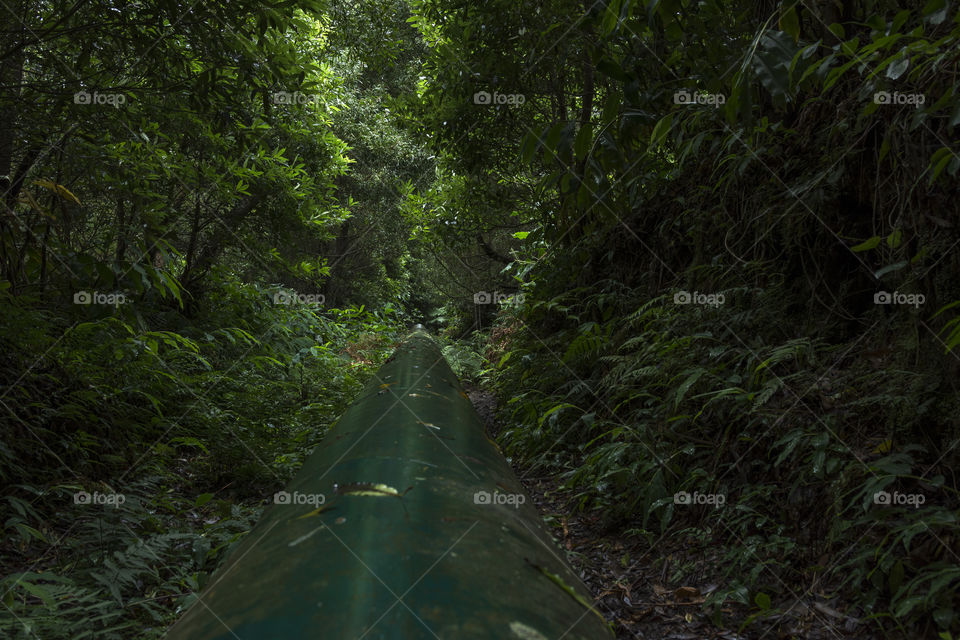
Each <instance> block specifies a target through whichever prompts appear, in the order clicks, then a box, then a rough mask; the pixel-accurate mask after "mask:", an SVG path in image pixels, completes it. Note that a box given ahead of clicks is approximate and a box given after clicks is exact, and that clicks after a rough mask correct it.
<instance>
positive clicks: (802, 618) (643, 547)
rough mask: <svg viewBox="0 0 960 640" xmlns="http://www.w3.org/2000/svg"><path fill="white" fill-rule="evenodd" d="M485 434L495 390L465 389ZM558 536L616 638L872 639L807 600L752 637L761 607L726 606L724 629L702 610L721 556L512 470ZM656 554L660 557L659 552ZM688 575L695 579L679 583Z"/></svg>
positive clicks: (490, 427) (493, 424)
mask: <svg viewBox="0 0 960 640" xmlns="http://www.w3.org/2000/svg"><path fill="white" fill-rule="evenodd" d="M464 387H465V389H466V392H467V395H468V396H469V397H470V400H471V401H472V402H473V405H474V407H475V408H476V410H477V413H478V414H479V415H480V419H481V420H482V421H483V424H484V427H485V428H486V430H487V433H488V434H489V435H490V436H491V437H496V435H497V434H498V433H499V431H500V425H499V424H498V422H497V417H496V413H497V400H496V397H495V396H494V394H493V393H492V392H491V391H487V390H484V389H481V388H479V387H475V386H473V385H469V384H465V385H464ZM514 471H515V472H516V473H517V476H518V477H519V478H520V481H521V483H522V484H523V486H524V488H525V489H526V490H527V492H528V493H529V494H530V495H531V497H532V499H533V501H534V503H535V504H536V506H537V508H538V509H539V511H540V514H541V515H542V516H543V518H544V520H545V521H546V522H547V523H548V524H550V525H551V527H552V528H553V532H552V533H553V537H554V539H555V540H556V541H557V543H558V544H559V545H560V546H561V547H563V548H565V549H566V550H567V552H568V553H567V557H568V559H569V560H570V562H571V564H572V565H573V568H574V570H576V571H577V572H578V573H579V574H580V577H581V579H582V580H583V581H584V583H585V584H586V585H587V587H588V588H589V589H590V592H591V594H592V595H593V597H594V599H595V600H596V601H597V603H598V607H599V609H600V610H601V611H602V612H603V614H604V617H606V619H607V620H608V621H612V622H613V623H614V628H615V630H616V634H617V638H618V640H621V639H622V640H648V639H649V640H654V639H656V640H766V639H769V640H788V639H789V640H794V639H796V640H828V639H832V640H837V639H843V640H851V639H866V638H872V637H873V636H871V635H870V634H869V630H868V629H866V628H865V625H859V627H852V626H851V625H850V621H849V620H845V619H844V618H845V616H842V615H841V614H839V613H838V612H837V611H836V610H835V609H834V608H833V607H830V606H828V605H826V604H822V603H816V602H814V600H813V599H806V598H804V599H801V600H800V601H799V602H797V603H796V604H795V605H794V606H793V607H792V608H790V610H789V611H787V612H785V613H782V614H781V613H773V612H771V615H769V616H768V617H767V618H766V619H763V620H757V621H756V622H754V623H753V624H752V625H750V629H749V630H748V631H744V632H742V633H741V632H739V631H738V630H737V627H739V626H740V625H741V624H742V623H743V622H744V621H746V620H747V619H749V618H750V616H751V614H755V613H757V608H756V607H753V608H751V607H748V606H746V605H739V604H733V605H724V607H723V609H722V611H721V612H722V614H723V620H724V621H725V623H726V626H728V627H730V628H722V627H718V626H716V625H714V624H713V622H712V621H711V620H710V619H709V617H708V615H707V614H706V613H705V612H704V610H703V607H702V604H703V602H704V599H705V598H706V597H707V596H708V595H709V594H710V593H712V592H713V591H714V590H716V589H717V588H718V585H719V584H722V583H723V577H722V576H721V575H718V573H719V567H720V565H721V563H720V561H719V558H718V551H717V550H716V549H715V548H712V547H710V546H709V544H708V543H702V542H701V543H699V544H692V543H691V542H690V541H685V540H681V539H677V538H671V539H660V540H652V541H651V542H649V543H648V542H647V541H646V540H643V539H642V538H640V537H639V536H632V535H631V536H628V535H625V530H624V529H623V528H616V529H610V530H604V529H603V527H602V524H601V522H600V519H599V518H598V517H597V516H596V515H592V514H590V513H582V512H580V511H578V510H577V509H576V505H575V504H574V503H573V502H572V494H571V492H570V491H567V490H564V489H562V488H560V487H559V483H558V482H557V481H556V480H555V479H554V478H551V477H531V476H530V475H529V474H527V473H525V470H524V469H521V468H517V467H514ZM654 550H656V553H654V552H653V551H654ZM681 568H682V573H683V575H686V576H693V577H694V578H687V579H686V580H678V579H676V576H677V575H679V570H680V569H681Z"/></svg>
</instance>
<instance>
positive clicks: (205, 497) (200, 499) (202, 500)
mask: <svg viewBox="0 0 960 640" xmlns="http://www.w3.org/2000/svg"><path fill="white" fill-rule="evenodd" d="M212 499H213V494H212V493H201V494H200V495H199V496H197V499H196V501H194V503H193V506H195V507H202V506H203V505H205V504H207V503H208V502H210V501H211V500H212Z"/></svg>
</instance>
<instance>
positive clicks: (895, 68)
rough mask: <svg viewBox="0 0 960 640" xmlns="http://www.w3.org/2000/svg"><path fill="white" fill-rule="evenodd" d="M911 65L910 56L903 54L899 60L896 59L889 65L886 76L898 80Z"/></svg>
mask: <svg viewBox="0 0 960 640" xmlns="http://www.w3.org/2000/svg"><path fill="white" fill-rule="evenodd" d="M909 66H910V58H908V57H907V56H903V57H902V58H899V59H898V60H895V61H893V62H891V63H890V66H889V67H887V73H886V76H887V77H888V78H890V79H891V80H896V79H897V78H899V77H900V76H902V75H903V73H904V72H905V71H906V70H907V67H909Z"/></svg>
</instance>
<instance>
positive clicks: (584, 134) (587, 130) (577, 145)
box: [573, 122, 593, 160]
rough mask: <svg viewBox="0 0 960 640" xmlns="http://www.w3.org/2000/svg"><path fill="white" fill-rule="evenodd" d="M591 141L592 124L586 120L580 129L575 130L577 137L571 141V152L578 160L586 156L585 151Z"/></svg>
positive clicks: (588, 149) (587, 149)
mask: <svg viewBox="0 0 960 640" xmlns="http://www.w3.org/2000/svg"><path fill="white" fill-rule="evenodd" d="M592 142H593V125H592V124H591V123H589V122H587V123H585V124H584V125H583V126H581V127H580V131H578V132H577V139H576V141H575V142H574V143H573V152H574V154H575V155H576V157H577V159H578V160H582V159H583V158H584V157H586V155H587V152H589V151H590V143H592Z"/></svg>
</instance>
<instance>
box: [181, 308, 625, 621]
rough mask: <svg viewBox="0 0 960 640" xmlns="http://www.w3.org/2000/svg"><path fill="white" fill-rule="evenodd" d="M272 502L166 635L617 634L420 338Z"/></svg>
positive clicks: (401, 351)
mask: <svg viewBox="0 0 960 640" xmlns="http://www.w3.org/2000/svg"><path fill="white" fill-rule="evenodd" d="M274 502H275V504H273V505H271V506H270V507H268V508H267V509H266V511H265V512H264V514H263V517H262V519H261V520H260V522H258V523H257V525H256V526H255V527H254V528H253V530H252V531H251V532H250V533H249V534H247V536H246V537H245V539H244V540H243V542H241V543H240V544H239V545H238V547H237V548H236V549H235V550H234V551H233V552H232V553H231V555H230V557H229V558H228V559H227V562H226V564H225V565H224V566H223V567H222V568H220V570H218V571H217V572H216V573H215V574H214V576H213V578H212V581H211V584H209V585H208V586H207V587H206V588H205V589H204V590H203V592H202V593H201V594H200V596H199V599H198V601H197V602H195V603H194V604H193V606H191V607H190V609H189V610H188V611H187V612H186V614H185V615H184V616H183V617H182V618H181V619H180V620H179V621H178V622H177V623H176V624H175V625H174V626H173V627H172V628H171V629H170V631H169V633H168V636H167V637H168V638H170V639H171V640H214V639H216V640H236V639H240V640H267V639H270V640H274V639H283V640H296V639H300V638H335V639H340V638H351V639H355V638H369V639H371V640H373V639H383V640H401V639H402V640H411V639H414V638H441V639H443V640H446V639H448V638H450V639H453V638H456V639H472V638H484V639H487V638H496V639H507V638H518V639H520V640H544V639H548V638H549V639H551V640H557V639H559V638H564V639H566V640H594V639H599V638H610V637H612V633H611V632H610V629H609V626H608V625H607V624H606V623H605V622H604V620H603V618H602V617H601V616H600V615H599V613H597V611H596V609H595V608H594V607H593V605H592V601H591V600H590V597H589V595H588V592H587V590H586V588H585V587H584V585H583V583H582V582H581V581H580V580H579V578H578V577H577V576H576V574H574V572H573V571H572V570H571V569H570V567H569V566H568V565H567V563H566V562H565V561H564V559H563V558H562V553H561V551H560V550H559V549H558V548H557V546H556V544H555V543H554V542H553V540H552V539H551V537H550V535H549V533H548V532H547V529H546V527H545V526H544V524H543V521H542V520H541V519H540V517H539V514H538V513H537V511H536V509H535V508H534V506H533V504H532V502H531V501H530V499H529V497H528V496H527V495H526V494H525V493H524V491H523V489H522V487H521V485H520V483H519V481H518V480H517V478H516V476H515V475H514V473H513V471H512V470H511V469H510V466H509V465H508V464H507V461H506V460H505V459H504V457H503V456H502V455H501V454H500V452H499V451H498V449H497V447H496V445H495V444H494V443H493V442H492V441H491V440H488V439H487V437H486V435H485V433H484V429H483V425H482V424H481V423H480V420H479V418H478V417H477V414H476V412H475V411H474V409H473V405H472V404H471V403H470V400H469V399H468V398H467V396H466V394H465V393H464V392H463V389H462V387H461V386H460V383H459V381H458V380H457V378H456V376H455V375H454V373H453V371H452V370H451V369H450V367H449V365H448V364H447V362H446V360H445V359H444V358H443V355H442V354H441V352H440V350H439V348H438V347H437V344H436V342H435V341H434V339H433V338H432V337H430V336H429V334H427V333H426V332H425V331H424V330H423V329H422V327H417V328H415V329H414V330H413V331H412V332H411V333H410V334H409V335H408V336H407V338H406V339H405V340H404V341H403V343H402V344H401V345H400V346H399V347H398V348H397V350H396V351H395V352H394V354H393V355H392V356H391V357H390V359H389V360H387V362H386V364H384V365H383V367H382V368H381V369H380V371H379V372H378V373H377V375H376V376H374V378H373V380H372V381H371V382H370V383H369V384H368V385H367V387H366V389H365V390H364V392H363V393H362V394H361V396H360V397H359V398H358V399H357V400H356V401H354V403H353V404H352V405H351V406H350V408H349V409H348V410H347V411H346V413H344V415H343V416H342V417H341V419H340V420H339V421H338V422H337V423H336V424H335V425H334V426H333V427H332V428H331V430H330V432H329V433H328V435H327V436H326V438H325V439H324V441H323V443H322V444H321V445H320V446H319V447H317V450H316V451H314V452H313V454H311V456H310V457H309V458H308V459H307V461H306V462H305V463H304V465H303V468H302V469H301V470H300V472H299V473H298V474H297V476H296V477H295V478H294V479H293V481H292V482H291V483H290V484H289V486H288V487H287V488H286V490H285V492H281V493H279V494H277V496H275V500H274Z"/></svg>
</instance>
